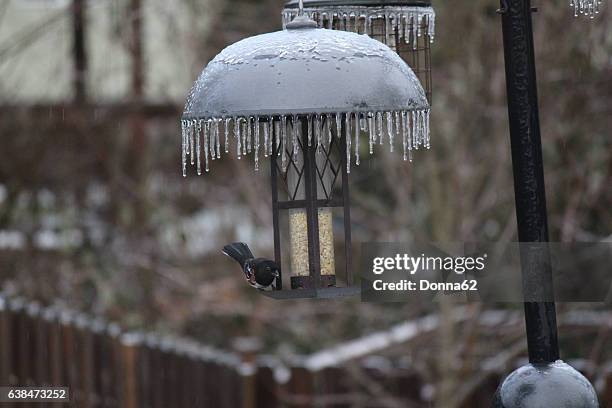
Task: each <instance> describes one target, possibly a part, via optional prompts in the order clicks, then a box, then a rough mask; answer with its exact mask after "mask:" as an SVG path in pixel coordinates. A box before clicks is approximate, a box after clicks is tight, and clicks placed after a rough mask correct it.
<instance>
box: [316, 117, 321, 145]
mask: <svg viewBox="0 0 612 408" xmlns="http://www.w3.org/2000/svg"><path fill="white" fill-rule="evenodd" d="M314 130H315V138H316V139H317V152H320V151H321V116H320V115H315V129H314Z"/></svg>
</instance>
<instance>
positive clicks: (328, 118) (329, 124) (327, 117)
mask: <svg viewBox="0 0 612 408" xmlns="http://www.w3.org/2000/svg"><path fill="white" fill-rule="evenodd" d="M325 122H326V123H327V144H328V146H329V145H331V142H332V120H331V115H330V114H329V113H328V114H327V115H325Z"/></svg>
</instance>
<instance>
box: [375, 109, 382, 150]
mask: <svg viewBox="0 0 612 408" xmlns="http://www.w3.org/2000/svg"><path fill="white" fill-rule="evenodd" d="M376 132H377V133H376V136H377V137H378V139H379V143H380V144H381V145H382V144H383V117H382V112H378V113H377V114H376Z"/></svg>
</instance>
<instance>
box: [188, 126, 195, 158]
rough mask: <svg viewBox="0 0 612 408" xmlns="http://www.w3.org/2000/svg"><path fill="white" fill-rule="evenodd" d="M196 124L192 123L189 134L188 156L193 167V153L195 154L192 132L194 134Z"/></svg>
mask: <svg viewBox="0 0 612 408" xmlns="http://www.w3.org/2000/svg"><path fill="white" fill-rule="evenodd" d="M196 123H197V121H195V120H194V121H193V130H192V131H191V132H190V133H189V152H188V154H189V155H190V156H189V160H190V161H191V165H192V166H193V165H194V164H195V157H194V152H195V143H194V138H195V135H194V132H195V128H196Z"/></svg>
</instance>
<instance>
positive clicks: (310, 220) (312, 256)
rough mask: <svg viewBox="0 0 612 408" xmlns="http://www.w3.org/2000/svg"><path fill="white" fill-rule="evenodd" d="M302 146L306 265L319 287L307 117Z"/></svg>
mask: <svg viewBox="0 0 612 408" xmlns="http://www.w3.org/2000/svg"><path fill="white" fill-rule="evenodd" d="M302 146H304V177H305V179H304V181H305V183H306V185H305V194H306V221H307V225H308V265H309V267H310V281H311V284H312V287H314V288H320V287H321V286H322V282H321V254H320V246H319V244H320V243H319V208H318V202H317V200H318V197H317V169H316V165H317V162H316V160H317V158H316V146H315V145H314V143H313V145H312V146H309V145H308V119H307V118H303V119H302Z"/></svg>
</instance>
